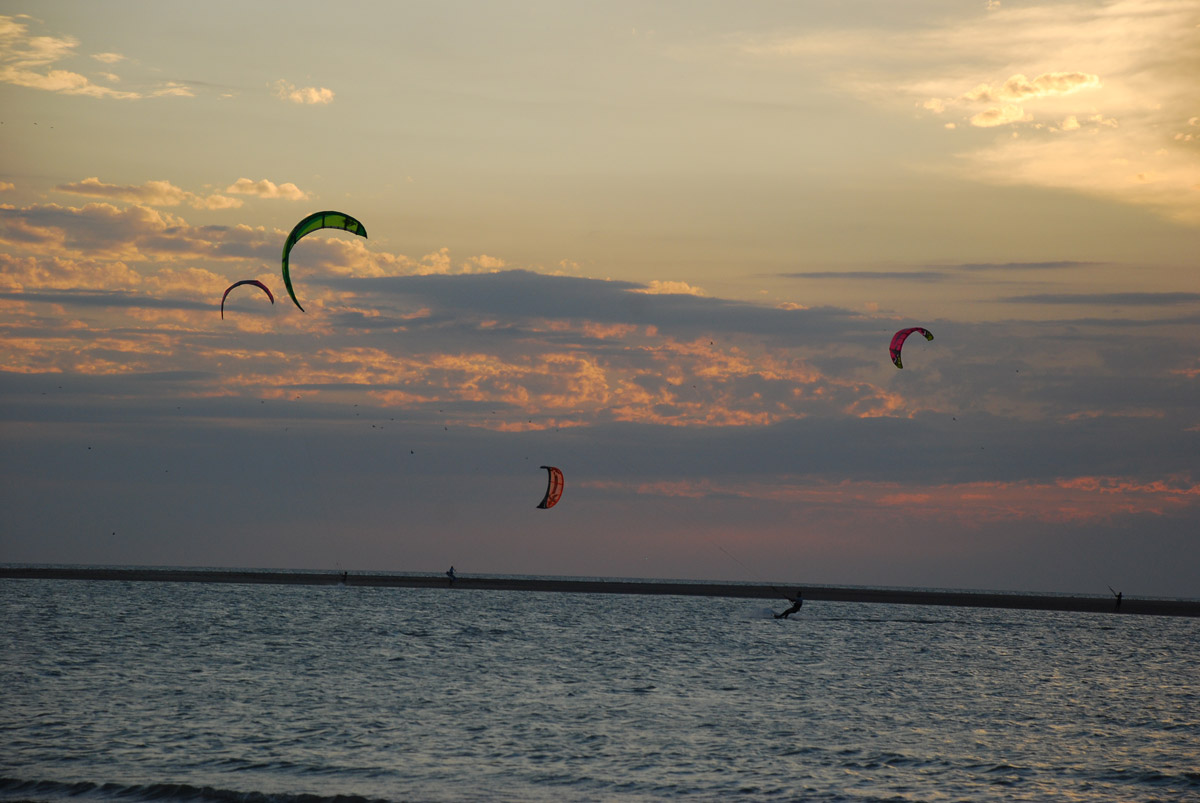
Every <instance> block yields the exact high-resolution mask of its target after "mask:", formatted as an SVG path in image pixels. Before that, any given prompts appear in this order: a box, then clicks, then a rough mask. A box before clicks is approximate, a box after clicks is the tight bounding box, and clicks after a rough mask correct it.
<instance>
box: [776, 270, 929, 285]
mask: <svg viewBox="0 0 1200 803" xmlns="http://www.w3.org/2000/svg"><path fill="white" fill-rule="evenodd" d="M774 275H775V276H776V277H778V278H781V279H839V280H840V279H846V280H850V281H870V282H875V281H894V282H940V281H944V280H945V279H947V278H951V277H949V276H948V275H947V274H946V273H945V272H943V271H935V270H912V271H886V270H847V271H836V270H821V271H801V272H797V273H776V274H774Z"/></svg>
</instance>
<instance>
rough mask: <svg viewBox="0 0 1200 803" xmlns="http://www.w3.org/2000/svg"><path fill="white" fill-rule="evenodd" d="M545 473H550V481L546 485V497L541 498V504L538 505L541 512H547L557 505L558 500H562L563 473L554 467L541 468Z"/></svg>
mask: <svg viewBox="0 0 1200 803" xmlns="http://www.w3.org/2000/svg"><path fill="white" fill-rule="evenodd" d="M542 468H544V469H546V471H548V472H550V481H549V483H548V484H547V485H546V495H545V496H544V497H543V498H542V501H541V504H539V505H538V507H539V508H541V509H542V510H549V509H550V508H552V507H554V506H555V505H557V504H558V500H559V499H561V498H562V492H563V486H564V485H565V483H564V482H563V473H562V472H561V471H559V470H558V469H557V468H555V467H554V466H542Z"/></svg>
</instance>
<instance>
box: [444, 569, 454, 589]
mask: <svg viewBox="0 0 1200 803" xmlns="http://www.w3.org/2000/svg"><path fill="white" fill-rule="evenodd" d="M446 576H447V577H449V578H450V585H454V567H453V566H451V567H450V568H449V569H447V570H446Z"/></svg>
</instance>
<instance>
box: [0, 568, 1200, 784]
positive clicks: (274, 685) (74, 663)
mask: <svg viewBox="0 0 1200 803" xmlns="http://www.w3.org/2000/svg"><path fill="white" fill-rule="evenodd" d="M783 607H785V603H784V602H783V601H782V600H781V601H780V603H779V604H778V605H776V606H775V609H776V610H781V609H782V608H783ZM0 644H2V645H3V652H2V654H0V800H38V801H60V800H67V799H70V800H79V801H90V800H120V801H149V800H153V801H210V800H212V801H247V803H250V802H251V801H253V802H255V803H257V802H258V801H269V800H280V801H297V803H321V802H322V801H327V800H328V801H342V802H343V803H350V802H351V801H357V800H361V799H366V800H387V801H481V800H489V801H490V800H495V801H609V800H615V801H650V800H712V801H717V800H720V801H725V800H747V801H757V800H768V801H770V800H779V801H962V800H968V801H1105V802H1106V803H1108V801H1151V800H1163V801H1177V800H1200V621H1197V620H1194V619H1185V618H1175V617H1153V616H1116V615H1099V614H1066V613H1054V612H1039V611H1007V610H988V609H971V608H929V607H918V606H896V605H883V604H855V603H820V602H808V603H806V604H805V606H804V609H803V610H802V612H801V613H800V614H799V615H798V616H797V617H795V618H793V619H792V620H788V621H782V620H779V621H777V620H775V619H773V618H770V617H769V615H768V613H767V612H766V611H764V609H763V605H762V604H761V603H756V602H754V601H746V600H728V599H717V598H694V597H688V598H684V597H670V596H668V597H642V596H625V595H591V594H553V593H545V594H543V593H528V592H491V591H470V590H459V589H453V590H441V589H391V588H355V587H353V586H351V587H342V586H284V585H279V586H274V585H270V586H256V585H235V584H199V583H197V584H189V583H136V582H129V583H126V582H89V581H78V580H66V581H64V580H57V581H52V580H0Z"/></svg>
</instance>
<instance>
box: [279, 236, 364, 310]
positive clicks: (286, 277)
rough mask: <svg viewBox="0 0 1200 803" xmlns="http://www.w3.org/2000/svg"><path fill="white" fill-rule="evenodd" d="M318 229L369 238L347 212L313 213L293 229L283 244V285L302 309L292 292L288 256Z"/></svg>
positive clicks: (294, 302)
mask: <svg viewBox="0 0 1200 803" xmlns="http://www.w3.org/2000/svg"><path fill="white" fill-rule="evenodd" d="M317 229H341V230H343V231H348V232H350V233H351V234H357V235H358V236H359V237H366V236H367V227H366V226H364V225H363V224H362V223H359V222H358V221H357V220H355V219H354V218H352V217H350V216H349V215H347V214H346V213H345V212H313V213H312V214H311V215H309V216H308V217H306V218H304V220H301V221H300V222H299V223H297V224H296V228H294V229H292V233H291V234H289V235H288V236H287V240H286V241H285V242H284V244H283V284H284V285H285V286H286V287H287V291H288V295H289V296H291V297H292V303H293V304H295V305H296V306H297V307H300V302H299V301H297V300H296V292H295V291H294V290H292V277H291V275H290V274H289V273H288V254H290V253H291V252H292V246H293V245H295V244H296V243H297V242H299V241H300V238H301V237H304V236H305V235H306V234H312V233H313V232H314V231H316V230H317ZM300 311H301V312H304V307H300Z"/></svg>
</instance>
